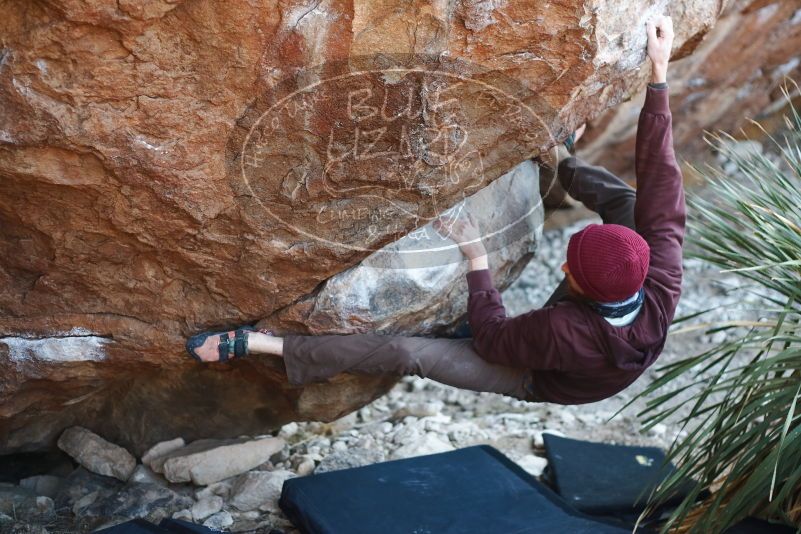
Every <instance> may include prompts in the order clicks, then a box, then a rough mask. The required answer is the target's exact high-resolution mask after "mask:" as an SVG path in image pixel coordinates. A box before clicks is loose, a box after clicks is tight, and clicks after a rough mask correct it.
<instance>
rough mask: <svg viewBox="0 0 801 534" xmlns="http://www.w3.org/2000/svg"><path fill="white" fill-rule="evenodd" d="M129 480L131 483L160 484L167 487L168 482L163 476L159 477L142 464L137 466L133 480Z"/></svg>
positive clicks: (132, 476) (132, 475)
mask: <svg viewBox="0 0 801 534" xmlns="http://www.w3.org/2000/svg"><path fill="white" fill-rule="evenodd" d="M129 480H130V481H131V482H136V483H137V484H158V485H159V486H166V485H167V480H166V479H165V478H164V477H163V476H161V475H157V474H156V473H154V472H153V470H152V469H150V468H149V467H148V466H146V465H142V464H139V465H137V466H136V469H134V472H133V473H132V474H131V478H130V479H129Z"/></svg>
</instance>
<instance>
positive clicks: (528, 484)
mask: <svg viewBox="0 0 801 534" xmlns="http://www.w3.org/2000/svg"><path fill="white" fill-rule="evenodd" d="M280 506H281V509H282V510H283V511H284V512H285V513H286V515H287V516H288V517H289V519H290V520H291V521H292V522H293V523H294V524H295V526H296V527H298V528H299V529H300V530H301V531H302V532H304V533H305V534H376V533H381V534H410V533H417V534H427V533H428V534H464V533H466V532H491V533H493V534H512V533H514V534H535V533H548V534H552V533H554V532H564V533H567V532H569V533H571V534H628V532H630V531H629V530H627V529H624V528H621V527H618V526H616V525H613V524H611V523H607V522H600V521H596V520H594V519H591V518H589V517H586V516H584V515H583V514H580V513H578V512H576V511H574V510H573V509H571V508H570V507H569V506H567V505H566V504H565V503H564V502H563V501H562V499H560V498H559V496H558V495H556V494H555V493H553V491H551V490H550V489H549V488H547V487H546V486H545V485H544V484H541V483H539V482H538V481H537V480H536V479H535V478H534V477H532V476H531V475H529V474H528V473H526V472H525V471H524V470H523V469H521V468H520V467H519V466H518V465H517V464H515V463H514V462H512V461H511V460H509V459H508V458H506V457H505V456H504V455H503V454H501V453H500V452H499V451H497V450H496V449H493V448H492V447H489V446H485V445H481V446H475V447H467V448H464V449H460V450H456V451H451V452H445V453H440V454H432V455H427V456H418V457H415V458H408V459H405V460H395V461H391V462H383V463H378V464H373V465H369V466H365V467H358V468H354V469H344V470H341V471H332V472H328V473H322V474H319V475H311V476H306V477H299V478H293V479H289V480H287V481H286V482H285V483H284V487H283V492H282V494H281V500H280Z"/></svg>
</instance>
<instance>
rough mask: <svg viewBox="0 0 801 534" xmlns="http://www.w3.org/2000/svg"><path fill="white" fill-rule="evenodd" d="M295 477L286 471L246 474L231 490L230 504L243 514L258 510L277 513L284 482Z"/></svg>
mask: <svg viewBox="0 0 801 534" xmlns="http://www.w3.org/2000/svg"><path fill="white" fill-rule="evenodd" d="M294 476H295V474H294V473H292V472H291V471H286V470H280V471H253V472H250V473H245V474H244V475H242V476H240V477H239V478H238V479H237V480H236V482H235V483H234V486H233V488H231V501H230V504H231V505H232V506H233V507H234V508H236V509H237V510H240V511H243V512H249V511H251V510H255V509H257V508H261V509H262V510H266V511H270V512H276V511H278V499H279V497H281V489H282V488H283V486H284V482H285V481H286V480H288V479H290V478H293V477H294Z"/></svg>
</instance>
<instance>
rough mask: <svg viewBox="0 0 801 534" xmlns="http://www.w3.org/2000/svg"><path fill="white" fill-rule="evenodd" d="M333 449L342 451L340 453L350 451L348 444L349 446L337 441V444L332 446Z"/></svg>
mask: <svg viewBox="0 0 801 534" xmlns="http://www.w3.org/2000/svg"><path fill="white" fill-rule="evenodd" d="M331 448H332V449H333V450H335V451H340V452H341V451H346V450H348V444H347V443H345V442H344V441H336V442H334V444H333V445H332V446H331Z"/></svg>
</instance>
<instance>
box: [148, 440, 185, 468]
mask: <svg viewBox="0 0 801 534" xmlns="http://www.w3.org/2000/svg"><path fill="white" fill-rule="evenodd" d="M185 446H186V442H185V441H184V438H175V439H171V440H169V441H160V442H159V443H156V444H155V445H153V446H152V447H150V448H149V449H148V450H147V451H145V454H143V455H142V463H143V464H145V465H146V466H148V467H150V468H151V469H153V470H154V471H156V472H159V473H160V472H161V466H162V465H163V464H164V462H163V461H162V462H158V464H157V467H154V466H152V465H151V464H152V463H153V462H154V460H156V459H158V458H161V457H163V456H164V455H166V454H169V453H171V452H172V451H174V450H177V449H180V448H181V447H185Z"/></svg>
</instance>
